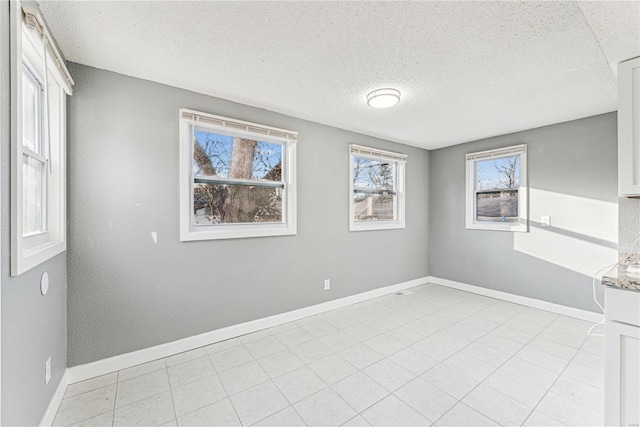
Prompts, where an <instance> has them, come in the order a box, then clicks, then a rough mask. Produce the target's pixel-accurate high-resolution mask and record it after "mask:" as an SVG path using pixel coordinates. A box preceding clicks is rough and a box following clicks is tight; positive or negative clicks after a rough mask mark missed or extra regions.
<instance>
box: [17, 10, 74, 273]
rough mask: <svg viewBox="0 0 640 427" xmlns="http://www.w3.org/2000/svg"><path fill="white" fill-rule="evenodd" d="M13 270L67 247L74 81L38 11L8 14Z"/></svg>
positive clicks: (46, 258) (32, 264)
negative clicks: (11, 33)
mask: <svg viewBox="0 0 640 427" xmlns="http://www.w3.org/2000/svg"><path fill="white" fill-rule="evenodd" d="M11 19H12V28H16V37H14V38H13V40H14V46H13V48H14V49H15V52H16V53H17V54H16V57H17V58H18V60H17V61H14V66H13V67H14V68H13V70H12V85H11V86H12V90H13V92H12V93H13V96H12V112H13V114H12V140H11V144H12V146H11V153H12V156H11V274H12V275H14V276H16V275H19V274H22V273H23V272H25V271H27V270H29V269H31V268H33V267H35V266H36V265H38V264H40V263H42V262H44V261H46V260H48V259H50V258H52V257H54V256H55V255H57V254H59V253H61V252H63V251H65V250H66V190H65V176H66V165H65V146H66V135H65V130H66V95H67V94H69V95H71V86H72V85H73V80H72V79H71V76H70V75H69V72H68V71H67V69H66V68H65V66H64V61H63V60H62V57H61V55H60V54H59V52H58V51H57V49H56V47H55V46H54V43H52V42H51V40H52V39H51V35H50V34H49V33H48V30H47V29H46V26H45V25H44V21H43V20H42V17H41V16H40V13H39V11H38V10H37V9H36V8H34V7H31V6H27V5H23V6H22V8H20V7H17V8H15V9H14V12H13V14H12V18H11Z"/></svg>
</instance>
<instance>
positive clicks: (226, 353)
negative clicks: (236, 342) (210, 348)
mask: <svg viewBox="0 0 640 427" xmlns="http://www.w3.org/2000/svg"><path fill="white" fill-rule="evenodd" d="M209 358H210V359H211V361H212V362H213V366H215V368H216V370H217V371H218V372H221V371H224V370H225V369H230V368H235V367H236V366H240V365H244V364H245V363H247V362H250V361H252V360H254V359H253V356H252V355H251V353H249V350H247V349H246V348H245V347H244V345H242V346H237V347H233V348H230V349H228V350H223V351H219V352H217V353H214V354H212V355H210V356H209Z"/></svg>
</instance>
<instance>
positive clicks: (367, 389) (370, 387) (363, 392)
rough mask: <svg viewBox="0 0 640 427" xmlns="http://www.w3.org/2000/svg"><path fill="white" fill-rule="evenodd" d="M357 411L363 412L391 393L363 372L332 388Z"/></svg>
mask: <svg viewBox="0 0 640 427" xmlns="http://www.w3.org/2000/svg"><path fill="white" fill-rule="evenodd" d="M332 388H333V390H334V391H335V392H336V393H338V394H339V395H340V397H342V398H343V399H344V400H345V401H346V402H347V403H348V404H349V405H351V406H352V407H353V408H354V409H355V410H356V411H358V412H362V411H364V410H365V409H367V408H368V407H369V406H371V405H373V404H374V403H376V402H377V401H379V400H380V399H382V398H383V397H385V396H387V395H388V394H389V392H388V391H387V390H385V389H384V388H383V387H382V386H381V385H379V384H378V383H376V382H375V381H373V380H372V379H371V378H369V377H368V376H366V375H365V374H363V373H362V372H356V373H355V374H353V375H351V376H350V377H347V378H345V379H343V380H341V381H339V382H337V383H336V384H334V385H333V386H332Z"/></svg>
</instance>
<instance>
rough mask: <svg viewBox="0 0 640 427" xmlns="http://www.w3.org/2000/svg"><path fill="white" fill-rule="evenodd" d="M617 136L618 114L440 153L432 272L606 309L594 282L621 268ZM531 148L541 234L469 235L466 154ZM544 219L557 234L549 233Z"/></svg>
mask: <svg viewBox="0 0 640 427" xmlns="http://www.w3.org/2000/svg"><path fill="white" fill-rule="evenodd" d="M616 138H617V131H616V114H615V113H609V114H603V115H599V116H594V117H589V118H585V119H582V120H575V121H571V122H566V123H560V124H556V125H552V126H547V127H543V128H538V129H532V130H527V131H524V132H518V133H514V134H510V135H504V136H499V137H495V138H489V139H484V140H481V141H476V142H471V143H467V144H461V145H456V146H453V147H448V148H443V149H440V150H435V151H432V152H431V153H430V154H431V157H430V172H431V176H430V178H431V179H430V191H429V197H430V213H429V220H430V233H429V234H430V236H429V237H430V240H429V248H430V249H429V259H430V268H431V274H432V275H433V276H435V277H441V278H445V279H450V280H455V281H459V282H464V283H469V284H473V285H477V286H483V287H487V288H491V289H496V290H499V291H505V292H510V293H513V294H516V295H523V296H526V297H531V298H536V299H540V300H544V301H550V302H553V303H557V304H564V305H567V306H570V307H576V308H580V309H585V310H591V311H596V306H595V304H594V303H593V301H592V295H591V277H590V276H591V275H592V274H595V273H596V272H597V271H598V270H599V269H600V268H602V267H605V266H606V265H608V264H612V263H614V262H616V250H617V242H616V240H617V203H618V198H617V157H616V156H617V146H616ZM522 143H525V144H527V148H528V168H529V170H528V172H529V173H528V177H529V187H530V189H531V192H530V213H531V216H530V220H531V232H530V233H510V232H499V231H484V230H467V229H466V228H465V154H467V153H471V152H476V151H482V150H489V149H493V148H499V147H506V146H510V145H516V144H522ZM585 207H586V208H585ZM637 212H639V211H638V210H636V216H635V224H636V227H638V220H637V218H638V216H637ZM539 215H549V216H551V225H552V227H551V228H545V229H542V228H541V227H540V226H539V221H540V216H539ZM574 224H579V227H577V229H576V228H573V225H574ZM576 230H577V231H576ZM603 230H604V231H603ZM603 233H604V235H603ZM556 251H557V252H556ZM560 252H561V253H560ZM598 288H599V287H598ZM600 292H601V290H600V289H598V293H600Z"/></svg>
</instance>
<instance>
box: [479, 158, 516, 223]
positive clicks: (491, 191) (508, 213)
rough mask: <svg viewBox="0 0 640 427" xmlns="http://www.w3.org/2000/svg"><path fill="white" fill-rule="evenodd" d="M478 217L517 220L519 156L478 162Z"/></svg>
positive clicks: (504, 220)
mask: <svg viewBox="0 0 640 427" xmlns="http://www.w3.org/2000/svg"><path fill="white" fill-rule="evenodd" d="M475 182H476V204H477V206H476V220H477V221H503V222H516V221H518V220H519V218H518V197H519V191H518V188H519V186H520V156H519V155H515V156H509V157H501V158H497V159H487V160H479V161H477V162H476V177H475Z"/></svg>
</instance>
